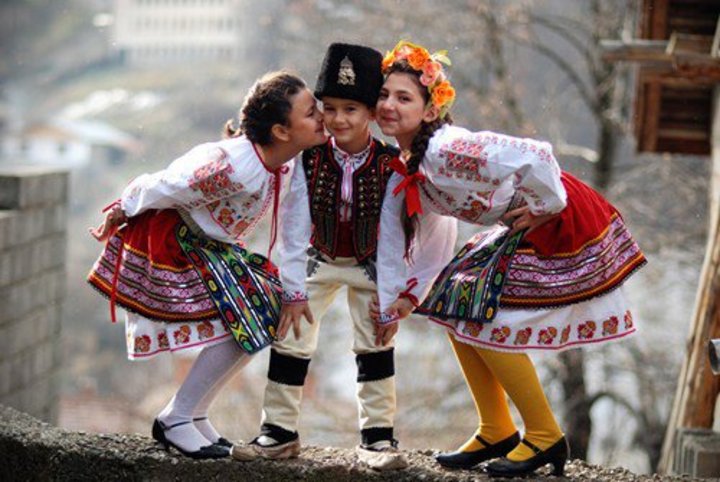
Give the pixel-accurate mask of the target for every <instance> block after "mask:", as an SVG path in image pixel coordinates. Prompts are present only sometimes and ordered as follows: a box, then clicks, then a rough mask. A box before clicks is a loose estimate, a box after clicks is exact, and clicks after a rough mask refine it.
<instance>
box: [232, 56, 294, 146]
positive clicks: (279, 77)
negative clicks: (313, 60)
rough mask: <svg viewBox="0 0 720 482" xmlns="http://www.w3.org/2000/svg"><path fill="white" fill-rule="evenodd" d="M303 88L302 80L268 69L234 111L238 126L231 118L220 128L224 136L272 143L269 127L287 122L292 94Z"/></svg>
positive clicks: (262, 144)
mask: <svg viewBox="0 0 720 482" xmlns="http://www.w3.org/2000/svg"><path fill="white" fill-rule="evenodd" d="M304 88H305V82H304V81H303V80H302V79H301V78H300V77H298V76H296V75H294V74H291V73H289V72H286V71H282V70H281V71H277V72H269V73H267V74H265V75H264V76H262V77H261V78H260V79H258V80H257V81H256V82H255V84H253V86H252V87H251V88H250V90H249V91H248V93H247V95H246V96H245V99H244V100H243V104H242V107H240V112H239V113H238V118H239V125H238V126H237V127H235V121H234V120H233V119H230V120H228V121H227V122H226V123H225V127H224V128H223V135H224V136H225V137H239V136H241V135H243V134H244V135H245V136H246V137H247V138H248V140H250V142H253V143H255V144H259V145H261V146H267V145H270V144H272V142H273V137H272V127H273V126H274V125H275V124H280V125H283V126H289V125H290V111H292V102H291V98H292V96H294V95H296V94H298V93H299V92H300V91H301V90H302V89H304Z"/></svg>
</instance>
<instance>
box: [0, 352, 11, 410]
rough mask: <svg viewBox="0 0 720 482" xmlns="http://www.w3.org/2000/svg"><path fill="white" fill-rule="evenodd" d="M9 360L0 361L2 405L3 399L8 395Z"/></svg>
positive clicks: (0, 401)
mask: <svg viewBox="0 0 720 482" xmlns="http://www.w3.org/2000/svg"><path fill="white" fill-rule="evenodd" d="M10 365H11V361H10V360H0V403H4V402H3V401H4V400H5V397H6V396H7V395H9V394H10V390H11V382H10V376H11V374H10V368H11V367H10Z"/></svg>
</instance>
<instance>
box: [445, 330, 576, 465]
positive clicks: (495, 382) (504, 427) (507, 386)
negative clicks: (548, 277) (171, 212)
mask: <svg viewBox="0 0 720 482" xmlns="http://www.w3.org/2000/svg"><path fill="white" fill-rule="evenodd" d="M449 338H450V343H451V344H452V347H453V350H454V351H455V356H456V357H457V359H458V362H460V368H461V369H462V372H463V375H464V376H465V381H466V382H467V385H468V387H469V388H470V392H471V394H472V397H473V400H474V401H475V408H476V409H477V412H478V418H479V419H480V426H479V428H478V432H477V434H478V435H480V436H481V437H482V438H483V439H485V440H487V441H488V443H491V444H494V443H497V442H499V441H501V440H503V439H505V438H507V437H509V436H510V435H512V434H513V433H515V432H516V431H517V429H516V428H515V424H514V423H513V421H512V417H511V416H510V410H509V407H508V404H507V400H506V398H505V393H507V394H508V396H509V397H510V399H511V400H512V401H513V403H514V404H515V407H517V409H518V412H520V416H521V417H522V420H523V423H524V424H525V437H524V438H525V439H527V440H528V442H531V443H533V444H534V445H536V446H537V447H539V448H540V449H542V450H545V449H547V448H549V447H551V446H552V445H553V444H554V443H555V442H557V441H558V440H560V438H561V437H562V436H563V433H562V431H561V430H560V427H559V426H558V424H557V422H556V421H555V416H554V415H553V413H552V410H551V409H550V404H549V403H548V401H547V398H546V397H545V393H544V392H543V389H542V386H541V385H540V380H539V379H538V376H537V372H536V371H535V366H534V365H533V363H532V361H531V360H530V357H528V356H527V355H526V354H524V353H504V352H499V351H492V350H485V349H483V348H478V347H475V346H472V345H468V344H466V343H462V342H459V341H457V340H456V339H455V337H454V336H452V335H449ZM481 448H483V444H482V443H480V442H479V441H478V440H477V439H475V437H474V436H473V437H471V438H470V440H468V441H467V442H465V444H464V445H463V446H462V447H460V450H461V451H473V450H479V449H481ZM533 455H535V454H534V453H533V451H532V450H531V449H530V448H529V447H528V446H526V445H525V444H519V445H518V446H517V447H515V449H513V450H512V452H510V453H509V454H508V455H507V458H509V459H510V460H513V461H520V460H526V459H528V458H530V457H532V456H533Z"/></svg>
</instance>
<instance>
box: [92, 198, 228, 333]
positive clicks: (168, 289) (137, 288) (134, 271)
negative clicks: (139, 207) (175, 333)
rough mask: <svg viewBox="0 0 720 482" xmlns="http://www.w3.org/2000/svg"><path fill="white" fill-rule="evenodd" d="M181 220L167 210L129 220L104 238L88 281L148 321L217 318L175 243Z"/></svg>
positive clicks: (204, 292)
mask: <svg viewBox="0 0 720 482" xmlns="http://www.w3.org/2000/svg"><path fill="white" fill-rule="evenodd" d="M181 222H182V221H181V218H180V216H179V215H178V213H177V212H176V211H175V210H171V209H168V210H162V211H148V212H145V213H142V214H140V215H138V216H134V217H132V218H130V219H129V220H128V223H127V226H125V227H124V228H122V229H121V230H120V231H118V232H117V233H116V234H115V235H114V236H113V237H111V238H110V239H109V240H108V242H107V244H106V245H105V249H104V250H103V252H102V253H101V255H100V257H99V258H98V260H97V261H96V262H95V264H94V266H93V268H92V270H91V271H90V274H89V275H88V282H89V283H90V284H91V285H92V286H94V287H95V288H96V289H98V290H99V291H100V292H101V293H103V294H104V295H105V296H107V297H108V298H111V299H115V301H116V303H117V304H118V305H120V306H121V307H122V308H124V309H126V310H128V311H131V312H133V313H137V314H139V315H142V316H144V317H145V318H148V319H150V320H155V321H165V322H174V321H201V320H209V319H214V318H219V317H220V314H219V313H218V310H217V308H216V307H215V304H214V303H213V301H212V299H211V297H210V294H209V293H208V291H207V289H206V288H205V286H204V285H203V281H202V279H201V278H200V276H199V275H198V273H197V271H196V270H195V268H194V267H193V265H192V264H191V263H190V260H188V258H187V256H186V255H185V253H184V252H183V251H182V249H181V248H180V245H179V244H178V241H177V238H176V236H175V230H176V228H177V226H178V224H179V223H181ZM121 247H122V248H121ZM119 253H120V257H118V254H119Z"/></svg>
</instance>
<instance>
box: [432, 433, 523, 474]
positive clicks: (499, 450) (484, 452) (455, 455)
mask: <svg viewBox="0 0 720 482" xmlns="http://www.w3.org/2000/svg"><path fill="white" fill-rule="evenodd" d="M475 440H477V441H478V442H480V443H481V444H483V445H484V447H483V448H481V449H480V450H472V451H467V452H463V451H460V450H456V451H455V452H448V453H442V454H438V455H436V456H435V460H437V462H438V463H439V464H440V465H442V466H443V467H446V468H448V469H471V468H473V467H475V466H476V465H477V464H479V463H480V462H485V461H486V460H490V459H494V458H497V457H503V456H505V455H507V454H508V453H509V452H510V451H511V450H512V449H514V448H515V447H516V446H517V444H519V443H520V434H518V433H517V432H515V433H514V434H512V435H511V436H509V437H508V438H506V439H503V440H501V441H499V442H498V443H495V444H491V443H489V442H487V441H486V440H485V439H483V438H482V437H481V436H480V435H475Z"/></svg>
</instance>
